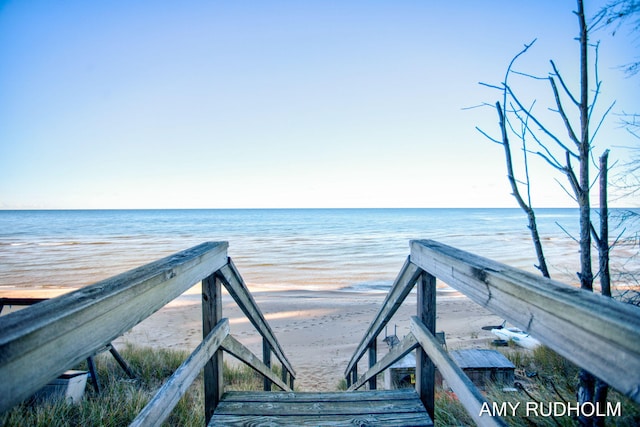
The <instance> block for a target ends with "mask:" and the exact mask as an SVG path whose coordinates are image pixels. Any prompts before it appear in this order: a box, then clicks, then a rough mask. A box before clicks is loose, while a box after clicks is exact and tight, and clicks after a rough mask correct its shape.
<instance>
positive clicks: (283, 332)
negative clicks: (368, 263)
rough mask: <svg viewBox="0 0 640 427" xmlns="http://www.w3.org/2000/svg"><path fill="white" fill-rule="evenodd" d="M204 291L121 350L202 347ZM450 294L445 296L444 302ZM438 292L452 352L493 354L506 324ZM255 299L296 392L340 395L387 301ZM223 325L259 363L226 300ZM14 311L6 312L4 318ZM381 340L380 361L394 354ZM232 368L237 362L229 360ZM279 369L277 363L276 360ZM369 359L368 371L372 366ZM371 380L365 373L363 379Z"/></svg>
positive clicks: (411, 306) (28, 293)
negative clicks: (496, 327)
mask: <svg viewBox="0 0 640 427" xmlns="http://www.w3.org/2000/svg"><path fill="white" fill-rule="evenodd" d="M68 291H69V289H33V288H32V289H28V290H26V289H11V290H9V289H4V290H0V297H17V296H20V297H32V298H37V297H39V298H43V297H45V298H47V297H48V298H51V297H54V296H57V295H59V294H62V293H65V292H68ZM200 292H201V291H200V285H199V284H198V285H195V286H194V287H192V288H190V289H189V290H187V291H186V292H185V293H183V294H182V295H181V296H179V297H178V298H176V299H174V300H173V301H171V302H169V303H168V304H167V305H166V306H164V307H163V308H161V309H160V310H158V311H157V312H156V313H154V314H153V315H151V316H150V317H149V318H147V319H145V320H144V321H142V322H141V323H140V324H138V325H137V326H135V327H134V328H132V329H131V330H130V331H128V332H125V333H124V334H123V335H122V336H121V337H119V338H117V339H116V340H115V341H114V342H113V344H114V345H115V346H116V348H117V347H118V346H122V345H124V344H125V343H127V342H129V343H132V344H135V345H139V346H147V347H153V348H160V347H163V348H173V349H180V350H188V351H192V350H193V349H194V348H195V347H196V346H197V345H198V344H199V343H200V342H201V340H202V313H201V310H200ZM443 294H444V295H445V296H443ZM447 294H449V293H448V292H445V293H441V292H438V297H437V309H438V313H437V320H436V327H437V330H438V331H444V332H445V337H446V342H447V347H448V349H449V350H455V349H460V348H487V346H488V342H489V341H490V340H492V339H493V338H495V337H494V336H493V335H492V334H491V333H490V332H488V331H484V330H482V329H481V328H482V326H485V325H490V324H500V323H502V319H501V318H499V317H498V316H495V315H493V314H492V313H490V312H488V311H487V310H485V309H484V308H482V307H481V306H479V305H477V304H475V303H474V302H472V301H471V300H469V299H468V298H466V297H464V296H446V295H447ZM252 295H253V297H254V299H255V301H256V303H257V305H258V307H259V308H260V310H261V311H262V313H263V314H264V317H265V319H266V320H267V322H268V323H269V325H270V326H271V328H272V330H273V332H274V334H275V336H276V338H277V339H278V341H279V342H280V344H281V346H282V348H283V351H284V354H285V355H286V357H287V358H288V359H289V362H290V363H291V365H292V366H293V368H294V370H295V371H296V381H295V386H296V389H298V390H300V391H334V390H336V389H337V387H338V384H339V383H340V381H341V379H343V378H344V377H343V375H344V370H345V369H346V367H347V364H348V363H349V361H350V359H351V356H352V355H353V352H354V351H355V349H356V347H357V346H358V344H359V343H360V341H361V340H362V337H363V336H364V333H365V331H366V330H367V328H368V327H369V325H370V323H371V322H372V321H373V319H374V318H375V316H376V315H377V313H378V311H379V310H380V307H381V306H382V302H383V301H384V298H385V297H386V295H387V294H386V293H382V292H374V293H363V292H353V291H340V290H325V291H318V290H284V291H283V290H270V291H264V290H255V291H254V292H252ZM414 295H415V293H414V294H410V295H409V296H408V297H407V300H406V301H405V303H404V304H403V305H402V307H401V308H400V309H399V310H398V312H397V313H396V315H395V316H394V317H393V319H392V320H391V322H390V323H389V326H388V328H387V329H388V333H389V334H390V335H391V334H393V331H394V330H397V335H398V337H399V338H400V339H402V337H403V336H404V335H405V334H407V333H408V332H409V322H410V317H411V316H413V315H415V313H416V298H415V296H414ZM222 304H223V309H222V313H223V317H226V318H228V319H229V323H230V328H231V334H232V335H233V336H234V337H235V338H236V339H238V340H239V341H240V342H242V343H243V344H244V345H245V346H247V347H248V348H249V349H250V350H251V351H253V352H254V353H255V354H256V355H258V356H260V355H261V354H262V338H261V337H260V335H259V334H258V333H257V332H256V331H255V329H254V328H253V326H252V325H251V323H250V322H249V320H248V319H247V318H246V317H245V316H244V314H243V313H242V311H241V310H240V309H239V307H238V306H237V305H236V303H235V301H233V299H232V298H231V297H230V296H229V295H228V294H226V292H224V295H223V299H222ZM9 312H10V310H7V308H5V309H4V310H3V312H2V314H3V315H5V314H7V313H9ZM384 334H385V332H383V333H382V334H381V335H380V336H379V338H378V349H379V350H378V352H379V356H378V357H379V358H381V357H382V356H384V354H386V352H387V346H386V345H385V344H384V343H383V342H382V340H383V339H384ZM225 360H232V361H233V362H236V361H235V359H234V358H233V357H231V356H230V355H226V354H225ZM273 360H274V361H277V358H274V359H273ZM366 361H367V357H366V356H365V357H363V359H362V361H361V363H363V364H364V363H366ZM363 372H364V371H363Z"/></svg>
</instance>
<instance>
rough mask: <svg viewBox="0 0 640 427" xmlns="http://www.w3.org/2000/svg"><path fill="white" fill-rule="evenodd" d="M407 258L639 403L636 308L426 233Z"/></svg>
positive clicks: (639, 338)
mask: <svg viewBox="0 0 640 427" xmlns="http://www.w3.org/2000/svg"><path fill="white" fill-rule="evenodd" d="M411 262H413V263H415V264H416V265H418V266H419V267H420V268H421V269H423V270H425V271H427V272H429V273H430V274H432V275H434V276H435V277H437V278H438V279H441V280H443V281H444V282H446V283H447V284H449V285H451V286H452V287H454V288H456V289H457V290H458V291H460V292H462V293H464V294H465V295H467V296H468V297H469V298H471V299H472V300H473V301H475V302H476V303H478V304H480V305H482V306H483V307H485V308H487V309H489V310H490V311H492V312H493V313H495V314H497V315H499V316H501V317H503V318H504V319H506V320H507V321H509V322H510V323H512V324H514V325H516V326H518V327H520V328H522V329H524V330H527V331H528V332H529V333H531V335H532V336H534V337H535V338H536V339H538V340H539V341H541V342H542V343H543V344H545V345H547V346H548V347H549V348H551V349H553V350H554V351H556V352H557V353H559V354H560V355H562V356H563V357H565V358H567V359H568V360H570V361H572V362H573V363H575V364H576V365H578V366H580V367H582V368H584V369H586V370H587V371H589V372H591V373H592V374H593V375H595V376H597V377H598V378H600V379H602V380H603V381H605V382H606V383H608V384H609V385H611V386H612V387H614V388H616V389H617V390H618V391H620V392H622V393H624V394H625V395H627V396H628V397H630V398H631V399H633V400H635V401H636V402H640V308H638V307H635V306H633V305H630V304H624V303H621V302H619V301H616V300H613V299H611V298H607V297H603V296H602V295H598V294H595V293H593V292H588V291H585V290H582V289H579V288H575V287H571V286H568V285H565V284H563V283H560V282H557V281H553V280H550V279H546V278H544V277H541V276H537V275H534V274H531V273H528V272H524V271H521V270H517V269H515V268H513V267H509V266H507V265H504V264H501V263H498V262H495V261H491V260H488V259H486V258H483V257H480V256H477V255H474V254H470V253H468V252H464V251H461V250H459V249H456V248H453V247H451V246H447V245H444V244H441V243H438V242H435V241H432V240H417V241H412V242H411Z"/></svg>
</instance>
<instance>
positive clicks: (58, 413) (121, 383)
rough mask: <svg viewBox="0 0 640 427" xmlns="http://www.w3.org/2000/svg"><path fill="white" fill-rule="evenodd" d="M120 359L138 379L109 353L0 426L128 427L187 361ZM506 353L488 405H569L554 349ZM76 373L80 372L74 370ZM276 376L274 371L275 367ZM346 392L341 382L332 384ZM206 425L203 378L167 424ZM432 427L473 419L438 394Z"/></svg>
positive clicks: (134, 351) (639, 418)
mask: <svg viewBox="0 0 640 427" xmlns="http://www.w3.org/2000/svg"><path fill="white" fill-rule="evenodd" d="M119 350H120V353H121V355H122V356H123V358H124V359H125V360H126V361H127V363H128V364H129V365H130V366H131V368H132V369H133V370H134V372H135V373H136V376H137V378H136V379H135V380H132V379H130V378H129V377H128V376H127V375H126V374H125V373H124V372H123V371H122V369H121V368H120V366H119V365H118V364H117V363H116V362H115V360H114V359H113V358H112V357H111V356H110V355H109V354H108V353H103V354H100V355H99V356H98V357H97V358H96V365H97V368H98V376H99V378H100V383H101V387H102V391H101V393H96V392H95V391H94V389H93V387H92V386H91V385H90V384H87V389H86V392H85V398H84V399H82V401H81V402H80V403H78V404H75V405H74V404H70V403H67V402H65V401H63V400H44V401H38V402H27V403H23V404H20V405H17V406H16V407H14V408H13V409H11V410H10V411H8V412H7V413H5V414H3V415H2V416H0V425H2V426H42V427H44V426H47V427H49V426H54V427H55V426H60V427H63V426H113V427H115V426H122V425H128V424H129V423H130V422H131V421H132V420H133V419H134V418H135V417H136V415H137V414H138V413H139V412H140V411H141V410H142V409H143V408H144V406H145V405H146V404H147V402H148V401H149V400H150V399H151V398H152V397H153V395H154V394H155V392H156V391H157V389H158V388H159V387H160V386H161V385H162V383H163V382H164V381H166V379H167V378H168V377H169V376H170V375H171V374H172V373H173V372H174V371H175V370H176V369H177V368H178V366H179V365H180V364H181V363H182V361H184V359H186V358H187V357H188V352H186V351H182V350H174V349H162V348H148V347H137V346H134V345H131V344H127V345H126V346H124V347H122V348H121V349H119ZM504 354H505V355H506V356H507V357H508V358H509V359H510V360H511V361H512V362H513V363H514V365H516V369H517V370H518V372H519V375H518V376H517V378H516V381H517V382H520V383H521V384H522V386H521V387H519V388H518V389H517V390H516V391H504V390H503V389H502V388H501V387H492V388H489V389H488V390H486V391H485V395H486V398H487V401H489V402H498V403H501V402H510V403H511V404H516V403H517V402H521V404H522V405H523V407H524V405H525V404H526V402H528V401H532V400H536V401H540V402H555V401H572V400H573V401H575V397H574V396H575V384H576V383H577V375H578V368H577V367H576V366H574V365H573V364H571V363H570V362H568V361H566V359H564V358H562V357H561V356H559V355H558V354H556V353H555V352H553V351H552V350H549V349H548V348H545V347H541V348H539V349H536V350H535V351H533V352H531V351H526V350H519V349H517V348H508V349H505V350H504ZM79 368H80V369H82V368H83V366H80V367H79ZM275 368H276V369H275V370H276V371H277V370H278V368H280V367H279V366H276V367H275ZM224 384H225V390H261V389H262V387H263V380H262V377H261V376H260V375H259V374H257V373H256V372H255V371H253V370H252V369H251V368H250V367H248V366H246V365H244V364H241V363H229V362H228V361H226V360H225V364H224ZM336 388H337V389H344V388H346V382H344V383H342V384H339V385H337V387H336ZM609 396H610V398H609V400H610V401H613V402H621V411H620V412H621V414H620V416H617V417H614V418H610V419H608V420H607V425H615V426H635V425H640V407H639V406H638V405H637V404H636V403H634V402H633V401H631V400H629V399H627V398H626V397H624V396H622V395H620V394H619V393H617V392H615V391H611V392H610V395H609ZM504 419H505V421H506V422H507V423H508V424H509V425H511V426H530V425H540V426H574V425H577V423H576V421H575V420H574V419H572V418H571V417H555V418H554V417H524V416H521V414H520V416H516V417H510V416H506V417H504ZM203 424H204V393H203V385H202V374H201V375H200V376H199V377H198V378H197V379H196V380H195V381H194V383H193V384H192V386H191V387H190V388H189V389H188V391H187V393H186V394H185V396H184V397H183V398H182V399H181V400H180V401H179V403H178V405H177V406H176V407H175V408H174V410H173V412H172V414H171V416H170V417H169V419H168V420H167V422H166V423H165V425H172V426H173V425H175V426H191V425H203ZM435 425H457V426H460V425H474V422H473V420H472V418H471V416H470V415H469V414H468V413H467V412H466V410H465V409H464V407H463V406H462V404H461V403H460V402H459V401H458V400H457V398H456V396H455V395H454V394H453V393H450V392H446V391H442V390H441V391H438V392H437V393H436V402H435Z"/></svg>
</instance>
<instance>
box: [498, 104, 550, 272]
mask: <svg viewBox="0 0 640 427" xmlns="http://www.w3.org/2000/svg"><path fill="white" fill-rule="evenodd" d="M496 110H498V117H499V119H500V122H499V123H500V130H501V132H502V146H503V147H504V156H505V162H506V164H507V178H508V179H509V184H511V190H512V194H513V197H515V199H516V201H517V202H518V205H519V206H520V208H521V209H522V210H523V211H524V212H525V213H526V214H527V219H528V221H529V226H528V227H529V230H530V232H531V240H532V241H533V245H534V247H535V250H536V257H537V258H538V265H536V268H537V269H538V270H540V272H541V273H542V275H543V276H544V277H550V275H549V269H548V268H547V261H546V259H545V257H544V251H543V250H542V242H541V240H540V235H539V234H538V224H537V222H536V214H535V212H534V210H533V208H532V207H531V202H530V201H529V203H527V202H525V200H524V198H523V197H522V195H521V194H520V190H519V188H518V183H517V182H516V178H515V175H514V172H513V161H512V159H511V146H510V145H509V136H508V132H507V124H506V122H505V114H504V111H503V110H502V107H501V106H500V102H496ZM527 185H529V183H528V182H527Z"/></svg>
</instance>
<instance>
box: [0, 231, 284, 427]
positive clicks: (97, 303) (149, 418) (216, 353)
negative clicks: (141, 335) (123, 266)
mask: <svg viewBox="0 0 640 427" xmlns="http://www.w3.org/2000/svg"><path fill="white" fill-rule="evenodd" d="M227 246H228V245H227V243H226V242H208V243H203V244H201V245H198V246H195V247H193V248H191V249H187V250H185V251H182V252H179V253H176V254H174V255H171V256H169V257H167V258H164V259H161V260H159V261H156V262H153V263H150V264H147V265H145V266H142V267H139V268H136V269H134V270H131V271H129V272H126V273H123V274H120V275H118V276H114V277H112V278H109V279H106V280H103V281H101V282H98V283H95V284H93V285H91V286H87V287H85V288H82V289H79V290H77V291H74V292H71V293H68V294H65V295H62V296H60V297H57V298H53V299H50V300H46V301H42V302H40V303H38V304H35V305H33V306H31V307H29V308H27V309H24V310H20V311H17V312H14V313H10V314H8V315H6V316H2V317H0V378H1V380H0V412H4V411H5V410H7V409H9V408H11V407H12V406H13V405H15V404H17V403H19V402H21V401H22V400H24V399H26V398H28V397H29V396H31V395H32V394H33V393H34V392H36V391H37V390H39V389H40V388H41V387H42V386H43V385H45V384H46V383H47V382H49V381H51V380H52V379H54V378H56V377H57V376H59V375H60V374H62V373H63V372H64V371H65V370H67V369H69V368H71V367H74V366H76V365H77V364H78V363H79V362H81V361H83V360H85V359H87V358H88V357H90V356H92V355H93V354H95V353H96V351H98V350H99V349H101V348H103V347H104V346H105V345H106V344H108V343H110V342H111V341H113V340H114V339H116V338H117V337H119V336H121V335H122V334H123V333H125V332H126V331H128V330H130V329H131V328H132V327H134V326H135V325H137V324H138V323H140V322H141V321H142V320H144V319H146V318H147V317H149V316H150V315H151V314H153V313H154V312H156V311H157V310H159V309H160V308H162V307H163V306H164V305H166V304H167V303H168V302H170V301H171V300H173V299H175V298H176V297H178V296H179V295H181V294H182V293H183V292H185V291H186V290H187V289H189V288H190V287H191V286H193V285H194V284H196V283H197V282H200V281H201V282H202V318H203V336H204V340H203V341H202V343H201V344H200V345H199V346H198V347H197V348H196V349H195V350H194V351H193V353H192V354H191V355H190V356H189V357H188V358H187V360H185V361H184V363H183V364H182V365H181V366H180V367H179V368H178V369H177V370H176V372H175V373H174V374H173V375H172V376H171V377H170V378H169V380H168V381H167V382H166V383H165V384H164V385H163V386H162V387H161V389H160V390H159V391H158V393H157V394H156V395H155V397H154V398H153V399H152V400H151V401H150V402H149V404H148V405H147V406H146V407H145V408H144V409H143V410H142V412H141V413H140V414H139V415H138V417H137V418H136V419H135V420H134V421H133V423H132V424H131V425H136V426H142V425H159V424H160V423H161V422H162V421H163V420H164V419H166V418H167V417H168V416H169V414H170V413H171V411H172V409H173V407H174V406H175V404H176V403H177V402H178V400H179V399H180V397H181V396H182V395H183V394H184V392H185V391H186V389H187V387H188V386H189V385H190V384H191V383H192V382H193V380H194V379H195V378H196V376H197V375H198V373H199V372H200V371H201V370H202V369H203V368H204V386H205V418H206V420H207V422H208V420H209V418H210V417H211V415H212V414H213V411H214V409H215V407H216V405H217V404H218V402H219V400H220V397H221V396H222V393H223V391H224V384H223V382H222V380H223V373H222V350H224V351H227V352H228V353H230V354H232V355H234V356H235V357H236V358H238V359H240V360H242V361H243V362H245V363H247V364H248V365H250V366H251V367H252V368H253V369H255V370H256V371H258V372H259V373H261V374H262V375H263V377H264V378H265V384H264V386H265V390H270V389H271V385H272V384H276V385H277V386H278V387H280V388H281V389H283V390H286V391H289V390H291V389H292V388H293V382H294V378H295V371H294V370H293V368H292V367H291V365H290V363H289V361H288V359H287V358H286V356H285V355H284V352H283V351H282V349H281V346H280V344H279V343H278V341H277V339H276V338H275V335H274V334H273V331H272V330H271V328H270V327H269V325H268V324H267V322H266V320H265V318H264V316H263V315H262V313H261V312H260V310H259V309H258V307H257V305H256V303H255V301H254V299H253V298H252V297H251V295H250V293H249V291H248V289H247V287H246V285H245V284H244V282H243V280H242V278H241V277H240V274H239V273H238V271H237V269H236V268H235V266H234V265H233V262H231V260H230V259H229V258H228V257H227ZM221 285H223V286H225V288H226V289H227V290H228V292H229V294H230V295H231V296H232V297H233V299H234V300H235V301H236V303H237V304H238V305H239V306H240V308H241V309H242V311H243V312H244V313H245V315H246V316H247V317H248V318H249V320H250V322H251V323H252V324H253V325H254V326H255V328H256V329H257V330H258V332H259V333H260V335H261V336H262V338H263V357H262V359H260V358H258V357H257V356H255V355H254V354H253V353H251V351H250V350H248V349H247V348H246V347H245V346H244V345H242V344H241V343H240V342H238V341H237V340H236V339H235V338H234V337H233V336H232V335H230V334H229V322H228V320H227V319H224V318H223V317H222V303H221V302H222V292H221ZM272 353H273V354H275V355H276V357H277V358H278V359H279V361H280V363H281V365H282V376H281V377H279V376H278V375H276V374H275V373H274V372H273V371H272V370H271V368H270V366H271V355H272Z"/></svg>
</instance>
